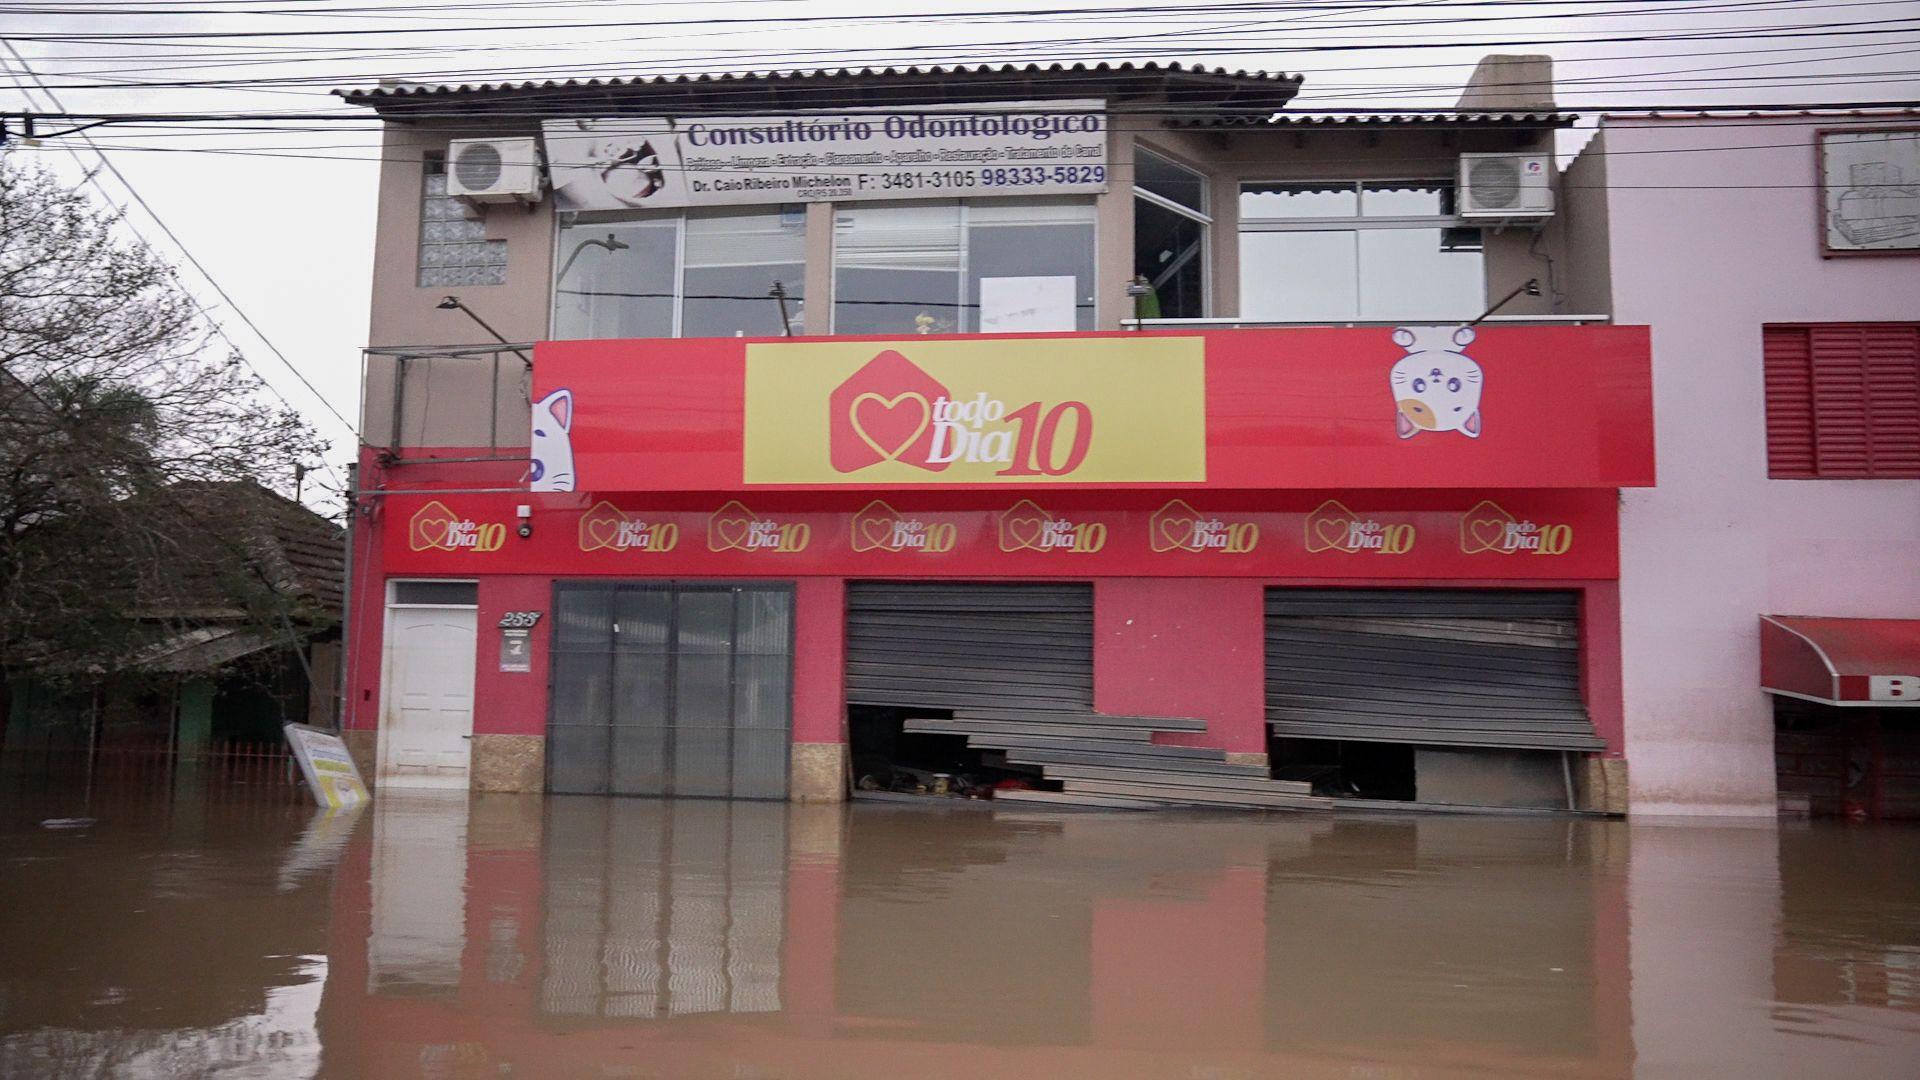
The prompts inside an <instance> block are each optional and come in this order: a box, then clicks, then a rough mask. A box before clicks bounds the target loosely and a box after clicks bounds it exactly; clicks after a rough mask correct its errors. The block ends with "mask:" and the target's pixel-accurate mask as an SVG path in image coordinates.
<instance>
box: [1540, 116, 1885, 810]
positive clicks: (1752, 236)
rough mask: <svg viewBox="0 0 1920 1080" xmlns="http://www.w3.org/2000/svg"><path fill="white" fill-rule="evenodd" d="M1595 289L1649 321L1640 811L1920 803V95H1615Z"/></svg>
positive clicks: (1634, 684) (1595, 174)
mask: <svg viewBox="0 0 1920 1080" xmlns="http://www.w3.org/2000/svg"><path fill="white" fill-rule="evenodd" d="M1567 184H1568V187H1569V188H1570V191H1569V193H1568V194H1569V202H1570V203H1571V204H1572V209H1573V210H1574V213H1573V215H1571V217H1570V220H1573V221H1577V222H1579V223H1580V224H1579V230H1578V236H1577V243H1574V244H1572V245H1571V249H1572V250H1574V251H1575V252H1577V253H1578V256H1577V257H1579V258H1581V259H1585V260H1589V261H1590V262H1591V263H1592V264H1593V265H1606V266H1607V267H1608V268H1609V269H1608V271H1607V273H1606V274H1605V275H1599V274H1585V275H1582V276H1580V277H1579V278H1578V287H1579V288H1581V289H1583V290H1588V289H1593V288H1601V289H1604V290H1605V291H1604V292H1601V293H1594V292H1585V293H1583V294H1582V295H1580V296H1579V298H1578V300H1577V303H1578V304H1579V305H1580V306H1582V307H1583V308H1588V309H1591V310H1600V311H1607V312H1609V313H1611V314H1612V315H1613V317H1614V318H1615V319H1616V320H1618V321H1627V322H1633V323H1640V324H1645V325H1647V326H1650V327H1651V329H1652V333H1653V340H1654V344H1655V347H1656V349H1657V351H1658V355H1659V362H1658V363H1657V364H1656V366H1655V372H1654V392H1655V405H1654V414H1655V416H1656V419H1657V437H1658V444H1659V452H1660V483H1659V485H1658V486H1657V487H1655V488H1652V489H1636V490H1631V491H1625V492H1622V497H1621V515H1620V528H1621V555H1620V558H1621V590H1622V591H1621V611H1622V622H1623V625H1624V626H1625V628H1626V633H1625V639H1624V641H1625V647H1624V654H1623V655H1624V661H1623V670H1624V678H1623V681H1624V689H1625V701H1626V710H1627V711H1626V740H1627V741H1626V746H1627V753H1628V757H1629V759H1630V760H1631V762H1632V770H1631V777H1632V780H1631V801H1632V805H1633V807H1634V811H1635V812H1636V813H1647V814H1668V813H1674V814H1716V815H1756V814H1758V815H1769V816H1770V815H1772V814H1773V813H1774V812H1775V805H1776V798H1778V799H1779V804H1780V806H1781V808H1782V809H1785V810H1788V811H1790V812H1800V813H1807V812H1811V813H1813V814H1816V815H1822V816H1841V815H1844V816H1847V817H1853V818H1881V819H1892V818H1908V819H1911V818H1915V817H1920V113H1915V112H1913V111H1905V112H1880V113H1871V112H1852V111H1849V112H1801V113H1777V114H1770V115H1753V114H1748V113H1742V114H1717V115H1709V116H1702V115H1697V114H1693V115H1661V116H1638V117H1614V116H1609V117H1605V118H1603V119H1602V122H1601V126H1600V134H1599V135H1598V136H1597V137H1596V138H1595V139H1594V140H1593V141H1592V142H1591V143H1590V144H1589V145H1588V146H1587V148H1586V149H1585V150H1583V151H1582V153H1581V155H1580V157H1579V158H1577V159H1576V160H1575V161H1574V163H1573V164H1572V165H1571V166H1570V167H1569V168H1568V170H1567Z"/></svg>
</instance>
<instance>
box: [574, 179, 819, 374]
mask: <svg viewBox="0 0 1920 1080" xmlns="http://www.w3.org/2000/svg"><path fill="white" fill-rule="evenodd" d="M788 216H796V217H797V218H798V224H797V226H795V228H796V231H797V232H798V234H799V240H800V248H799V252H798V256H799V257H798V260H797V262H796V263H793V264H792V265H797V266H798V267H799V273H798V275H797V276H795V278H794V279H793V280H792V281H787V280H784V279H780V284H781V285H782V286H783V287H784V288H785V290H786V295H787V300H786V303H787V326H788V328H789V332H790V333H791V334H792V335H795V336H797V335H799V334H801V333H803V332H804V326H805V308H806V277H807V244H806V209H805V207H804V205H802V204H783V203H763V204H755V205H750V206H736V207H723V208H712V209H706V208H688V209H681V210H652V211H647V210H620V211H566V212H563V213H561V214H558V215H555V219H554V228H553V260H552V263H551V265H552V267H553V270H552V275H551V278H550V280H549V285H548V303H547V335H548V337H550V338H551V337H557V336H558V335H559V331H560V305H561V302H562V297H563V294H562V292H561V283H562V282H563V281H564V280H565V274H566V273H567V272H569V271H570V270H571V269H572V266H573V264H574V262H575V261H576V257H577V255H578V254H584V247H583V245H585V244H586V243H588V242H589V241H590V240H591V237H587V238H585V239H583V240H582V241H580V242H579V243H576V244H573V245H569V244H568V243H567V240H566V238H567V235H568V232H569V230H591V229H593V228H594V227H595V226H598V225H608V226H615V227H619V226H628V227H643V228H644V227H655V228H663V229H664V228H665V227H667V226H671V227H672V229H673V289H672V292H671V293H670V294H667V295H663V296H661V297H658V298H659V299H664V300H666V301H667V302H668V303H669V304H670V306H671V318H670V320H669V321H670V324H671V325H670V332H669V333H668V334H667V335H666V336H668V337H673V338H678V337H682V336H684V335H685V333H686V323H687V314H686V313H687V299H688V297H687V225H688V222H689V221H692V220H696V219H698V220H718V219H724V218H729V217H739V218H747V217H778V218H781V219H782V220H783V221H784V219H785V218H787V217H788ZM583 218H585V219H587V220H585V221H582V220H581V219H583ZM755 265H758V264H755ZM764 265H767V266H776V265H788V264H787V263H785V262H768V263H766V264H764ZM696 269H710V268H706V267H702V268H696ZM694 299H696V300H698V299H700V298H699V297H695V298H694ZM766 303H767V304H768V310H769V311H773V310H774V309H775V308H776V307H777V305H778V304H779V300H778V299H776V298H775V297H774V296H773V295H772V294H771V293H769V294H768V295H767V299H766ZM774 321H775V323H776V324H777V323H778V318H777V317H776V318H775V320H774ZM774 333H775V334H777V333H778V331H777V330H776V331H775V332H774ZM752 336H756V337H758V336H768V335H758V334H756V335H752ZM582 340H593V339H582Z"/></svg>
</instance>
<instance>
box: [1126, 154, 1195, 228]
mask: <svg viewBox="0 0 1920 1080" xmlns="http://www.w3.org/2000/svg"><path fill="white" fill-rule="evenodd" d="M1133 186H1134V187H1136V188H1139V189H1140V190H1142V191H1150V192H1152V193H1154V194H1155V195H1158V196H1160V197H1161V198H1163V199H1166V200H1168V201H1170V202H1175V203H1179V204H1180V205H1181V206H1184V207H1186V208H1187V209H1189V210H1192V211H1194V212H1196V213H1200V214H1204V213H1206V212H1207V179H1206V177H1204V176H1202V175H1201V174H1199V173H1197V172H1195V171H1194V170H1192V169H1189V168H1187V167H1186V166H1185V165H1181V164H1178V163H1176V162H1173V161H1169V160H1168V159H1166V158H1163V157H1161V156H1160V155H1159V154H1156V153H1154V152H1153V151H1151V150H1147V149H1145V148H1143V147H1135V148H1134V151H1133Z"/></svg>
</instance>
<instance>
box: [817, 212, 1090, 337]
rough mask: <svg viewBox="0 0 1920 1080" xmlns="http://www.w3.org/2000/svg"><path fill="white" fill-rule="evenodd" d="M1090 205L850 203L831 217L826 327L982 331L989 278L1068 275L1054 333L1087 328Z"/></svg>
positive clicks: (851, 331)
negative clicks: (1068, 294)
mask: <svg viewBox="0 0 1920 1080" xmlns="http://www.w3.org/2000/svg"><path fill="white" fill-rule="evenodd" d="M1093 214H1094V211H1093V204H1091V203H1089V202H1087V201H1085V200H1071V201H1069V200H1039V199H1036V200H1021V201H1017V202H1016V201H1012V200H992V201H985V200H983V201H981V202H979V203H896V204H886V205H866V206H851V207H847V208H846V209H843V210H840V211H839V212H837V213H836V214H835V215H834V253H833V258H834V308H833V321H834V332H835V333H838V334H915V333H919V334H951V333H976V332H978V331H979V329H980V317H981V306H980V305H981V298H982V292H983V288H982V284H981V283H982V282H983V281H984V280H986V279H989V278H1030V277H1045V278H1071V279H1072V298H1073V305H1074V312H1073V314H1072V316H1071V317H1070V320H1069V321H1068V322H1067V324H1066V325H1064V326H1063V327H1062V329H1078V330H1090V329H1092V328H1093V272H1094V265H1093V235H1094V218H1093Z"/></svg>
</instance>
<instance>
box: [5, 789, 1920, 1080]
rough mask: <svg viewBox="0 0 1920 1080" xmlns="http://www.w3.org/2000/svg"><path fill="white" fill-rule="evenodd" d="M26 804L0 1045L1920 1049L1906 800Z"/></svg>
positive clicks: (184, 1069)
mask: <svg viewBox="0 0 1920 1080" xmlns="http://www.w3.org/2000/svg"><path fill="white" fill-rule="evenodd" d="M6 809H7V810H8V811H11V810H13V809H15V808H11V807H9V808H6ZM19 809H20V812H19V813H12V812H7V813H4V814H3V815H0V912H4V913H5V916H6V917H5V919H4V920H0V1075H4V1076H8V1077H14V1076H67V1075H89V1076H90V1075H131V1076H176V1075H231V1076H274V1077H280V1076H301V1075H324V1076H343V1077H357V1076H368V1077H414V1076H419V1077H435V1078H439V1077H449V1078H451V1077H468V1076H473V1077H479V1076H486V1077H498V1076H516V1077H526V1076H553V1077H575V1076H606V1075H614V1076H659V1077H682V1076H708V1075H726V1076H782V1077H784V1076H794V1077H805V1076H836V1077H837V1076H864V1075H883V1074H896V1075H913V1076H936V1077H945V1076H953V1077H961V1076H964V1077H968V1078H970V1080H971V1078H977V1077H982V1076H1002V1075H1023V1074H1024V1075H1044V1076H1056V1075H1059V1076H1103V1077H1104V1076H1135V1075H1139V1076H1184V1077H1194V1076H1206V1077H1222V1078H1225V1077H1254V1076H1271V1075H1342V1076H1352V1075H1368V1076H1396V1077H1397V1076H1421V1077H1425V1076H1456V1075H1457V1076H1479V1075H1486V1074H1488V1073H1502V1074H1507V1075H1514V1076H1533V1075H1563V1076H1652V1077H1664V1076H1676V1075H1697V1076H1717V1075H1744V1076H1810V1075H1847V1076H1908V1075H1913V1074H1914V1072H1915V1069H1914V1063H1915V1062H1916V1061H1920V831H1915V830H1900V829H1893V828H1873V829H1866V828H1860V829H1847V828H1826V827H1819V828H1805V827H1801V828H1789V829H1785V830H1780V829H1775V828H1773V827H1772V826H1771V825H1756V826H1641V825H1635V826H1629V825H1627V824H1625V823H1622V822H1602V821H1587V820H1580V821H1574V820H1561V819H1547V818H1446V817H1410V816H1409V817H1398V818H1379V819H1356V818H1348V817H1341V816H1335V817H1327V816H1309V815H1279V814H1276V815H1270V816H1257V815H1239V814H1230V813H1217V814H1212V813H1190V814H1172V813H1168V814H1151V815H1149V814H1101V813H1077V814H1055V813H1045V812H1034V811H1025V812H1014V813H1006V812H993V811H988V810H982V809H977V808H971V807H970V808H966V809H955V810H936V809H922V808H918V807H901V806H881V805H859V806H855V807H852V808H840V807H788V806H785V805H780V804H766V803H726V802H711V801H681V802H667V801H654V800H645V799H598V798H585V797H571V798H569V797H556V798H550V799H541V798H536V797H516V796H484V797H478V798H475V799H473V800H471V801H468V800H467V799H465V798H462V797H454V798H451V799H447V798H402V797H385V798H381V799H379V800H376V802H375V804H374V806H373V807H372V808H371V809H370V810H368V811H365V812H363V813H361V814H360V815H359V816H358V818H354V817H351V816H349V817H326V816H310V815H309V814H308V813H307V812H305V811H304V810H303V809H299V808H289V807H280V806H273V807H253V808H248V807H246V806H244V805H241V806H221V807H212V806H209V807H200V808H197V809H192V810H191V811H190V812H189V811H183V810H181V809H179V808H175V807H169V806H164V805H163V806H160V807H142V806H129V807H126V808H123V809H120V810H117V811H115V810H106V811H102V812H100V814H99V817H100V820H99V822H98V823H97V824H96V825H95V826H93V827H92V828H89V829H84V830H75V831H72V832H53V831H50V830H44V829H40V828H39V827H38V826H37V824H36V822H37V820H38V819H37V818H36V817H34V816H33V814H32V813H31V812H30V811H31V808H19Z"/></svg>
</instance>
